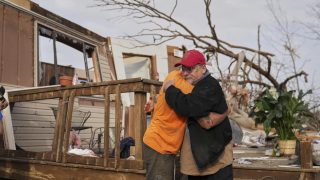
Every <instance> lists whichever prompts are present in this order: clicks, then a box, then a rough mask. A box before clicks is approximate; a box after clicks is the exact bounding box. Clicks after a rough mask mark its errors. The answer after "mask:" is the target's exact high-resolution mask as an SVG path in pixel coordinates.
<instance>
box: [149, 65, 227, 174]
mask: <svg viewBox="0 0 320 180" xmlns="http://www.w3.org/2000/svg"><path fill="white" fill-rule="evenodd" d="M182 72H183V70H182V71H178V70H175V71H172V72H171V73H169V75H168V76H167V77H166V79H165V81H164V82H166V81H170V80H174V85H175V86H176V87H177V88H179V89H180V90H181V91H182V92H183V93H190V92H191V91H192V89H193V86H192V85H191V84H190V83H189V82H188V81H187V80H185V79H184V76H183V75H182ZM226 114H227V112H225V113H224V114H216V113H210V115H209V118H210V119H208V117H206V118H201V119H199V120H198V123H199V124H200V125H201V126H202V127H203V128H206V129H208V128H211V127H212V126H213V125H214V124H216V123H217V122H218V121H221V120H223V119H224V118H225V117H226ZM186 120H187V118H186V117H182V116H179V115H178V114H177V113H175V112H174V111H173V109H171V108H170V107H169V106H168V104H167V103H166V101H165V93H164V92H163V90H162V89H161V90H160V93H159V96H158V98H157V103H156V104H155V108H154V112H153V117H152V120H151V123H150V125H149V126H148V128H147V130H146V132H145V134H144V137H143V142H144V146H143V158H144V162H145V168H146V170H147V173H146V179H147V180H154V179H163V180H171V179H174V159H175V156H176V154H177V153H178V151H179V150H180V147H181V144H182V141H183V137H184V134H185V129H186Z"/></svg>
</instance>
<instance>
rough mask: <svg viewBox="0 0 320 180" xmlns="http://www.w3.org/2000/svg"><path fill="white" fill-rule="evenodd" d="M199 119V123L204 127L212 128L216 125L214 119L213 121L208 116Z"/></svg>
mask: <svg viewBox="0 0 320 180" xmlns="http://www.w3.org/2000/svg"><path fill="white" fill-rule="evenodd" d="M197 121H198V123H199V125H200V126H201V127H202V128H204V129H210V128H212V127H213V126H214V125H215V123H214V121H212V120H211V119H210V118H208V117H203V118H200V119H198V120H197Z"/></svg>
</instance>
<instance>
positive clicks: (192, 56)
mask: <svg viewBox="0 0 320 180" xmlns="http://www.w3.org/2000/svg"><path fill="white" fill-rule="evenodd" d="M197 64H206V59H205V57H204V55H203V54H202V53H201V52H199V51H197V50H189V51H187V52H186V53H185V54H184V55H183V57H182V59H181V61H180V62H179V63H177V64H175V65H174V66H175V67H177V66H180V65H183V66H186V67H194V66H195V65H197Z"/></svg>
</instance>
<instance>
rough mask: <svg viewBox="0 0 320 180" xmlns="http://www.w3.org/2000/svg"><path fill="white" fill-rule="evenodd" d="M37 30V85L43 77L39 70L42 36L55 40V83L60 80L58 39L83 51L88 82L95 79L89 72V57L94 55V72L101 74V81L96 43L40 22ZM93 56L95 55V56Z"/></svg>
mask: <svg viewBox="0 0 320 180" xmlns="http://www.w3.org/2000/svg"><path fill="white" fill-rule="evenodd" d="M36 31H37V37H36V38H37V47H36V48H37V66H38V69H37V82H36V85H37V86H40V79H41V78H40V70H39V69H40V57H39V50H40V46H39V39H40V36H42V37H47V38H49V39H52V42H53V54H54V69H55V70H54V71H55V72H54V76H55V84H58V82H59V77H58V76H59V69H58V58H57V48H56V44H57V41H58V42H60V43H63V44H65V45H67V46H69V47H71V48H74V49H75V50H78V51H80V52H82V53H83V60H84V65H85V67H84V69H85V73H86V78H87V79H86V80H87V82H91V80H93V77H90V73H89V71H90V69H89V67H88V58H89V57H92V63H93V68H94V74H95V75H97V74H99V75H100V79H97V81H101V71H100V67H99V59H98V54H97V47H96V46H95V45H92V44H91V43H88V42H86V41H84V40H81V39H79V38H75V37H74V36H71V35H69V34H68V33H66V32H62V31H59V30H57V29H55V28H52V27H50V26H49V25H46V24H42V23H40V22H38V23H37V24H36ZM93 56H95V58H93ZM98 77H99V76H98Z"/></svg>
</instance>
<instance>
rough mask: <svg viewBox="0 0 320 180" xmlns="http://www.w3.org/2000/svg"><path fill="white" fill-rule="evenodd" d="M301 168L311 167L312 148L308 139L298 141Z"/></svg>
mask: <svg viewBox="0 0 320 180" xmlns="http://www.w3.org/2000/svg"><path fill="white" fill-rule="evenodd" d="M300 158H301V159H300V160H301V168H302V169H309V168H312V149H311V142H310V141H300Z"/></svg>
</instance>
